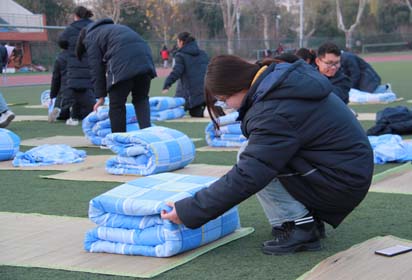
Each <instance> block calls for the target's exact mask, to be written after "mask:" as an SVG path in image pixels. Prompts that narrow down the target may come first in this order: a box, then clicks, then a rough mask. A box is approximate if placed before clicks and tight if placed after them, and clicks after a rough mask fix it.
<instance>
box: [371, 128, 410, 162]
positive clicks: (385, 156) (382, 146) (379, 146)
mask: <svg viewBox="0 0 412 280" xmlns="http://www.w3.org/2000/svg"><path fill="white" fill-rule="evenodd" d="M368 139H369V142H370V144H371V146H372V149H373V158H374V163H375V164H384V163H387V162H406V161H412V143H410V142H405V141H403V140H402V137H401V136H399V135H396V134H383V135H379V136H368Z"/></svg>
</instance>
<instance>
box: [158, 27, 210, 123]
mask: <svg viewBox="0 0 412 280" xmlns="http://www.w3.org/2000/svg"><path fill="white" fill-rule="evenodd" d="M177 46H178V50H177V52H176V55H175V65H174V67H173V70H172V72H171V73H170V74H169V76H168V77H167V78H166V80H165V82H164V85H163V91H162V93H164V94H165V93H167V92H168V90H169V88H170V87H171V86H172V85H173V84H174V83H175V82H176V81H177V80H179V79H180V81H179V82H178V85H177V88H176V94H175V96H177V97H183V98H184V99H185V101H186V103H185V110H188V111H189V114H190V115H191V116H192V117H203V111H204V109H205V99H204V91H203V83H204V82H203V80H204V78H205V73H206V67H207V64H208V62H209V57H208V55H207V54H206V52H205V51H203V50H201V49H199V46H198V45H197V42H196V40H195V38H193V36H192V35H190V33H189V32H181V33H179V34H178V36H177Z"/></svg>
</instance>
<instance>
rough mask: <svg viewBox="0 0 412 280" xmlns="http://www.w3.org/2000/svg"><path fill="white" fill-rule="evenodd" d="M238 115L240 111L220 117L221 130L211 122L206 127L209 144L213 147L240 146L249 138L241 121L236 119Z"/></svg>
mask: <svg viewBox="0 0 412 280" xmlns="http://www.w3.org/2000/svg"><path fill="white" fill-rule="evenodd" d="M238 116H239V113H238V112H233V113H230V114H228V115H225V116H222V117H219V118H218V123H219V130H216V129H215V127H214V125H213V122H209V123H208V124H207V126H206V129H205V134H206V142H207V144H208V145H209V146H211V147H240V146H241V145H242V143H243V142H245V141H246V140H247V139H246V137H245V136H243V134H242V130H241V129H240V122H239V121H236V119H237V117H238Z"/></svg>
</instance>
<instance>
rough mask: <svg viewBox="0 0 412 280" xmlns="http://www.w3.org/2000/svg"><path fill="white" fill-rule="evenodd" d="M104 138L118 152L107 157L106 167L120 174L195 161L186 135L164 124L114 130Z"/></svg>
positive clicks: (171, 167) (160, 169)
mask: <svg viewBox="0 0 412 280" xmlns="http://www.w3.org/2000/svg"><path fill="white" fill-rule="evenodd" d="M104 142H105V144H106V145H107V147H109V148H110V149H111V150H112V151H113V152H115V153H116V154H118V156H116V157H113V158H110V159H108V160H107V161H106V171H107V172H108V173H111V174H118V175H120V174H122V175H124V174H135V175H150V174H156V173H161V172H167V171H172V170H176V169H180V168H183V167H185V166H186V165H188V164H189V163H190V162H192V161H193V159H194V158H195V154H196V150H195V145H194V144H193V141H192V140H191V139H190V138H189V137H188V136H187V135H185V134H184V133H182V132H180V131H178V130H175V129H171V128H167V127H162V126H154V127H148V128H145V129H142V130H138V131H133V132H127V133H112V134H109V135H107V136H106V138H105V139H104Z"/></svg>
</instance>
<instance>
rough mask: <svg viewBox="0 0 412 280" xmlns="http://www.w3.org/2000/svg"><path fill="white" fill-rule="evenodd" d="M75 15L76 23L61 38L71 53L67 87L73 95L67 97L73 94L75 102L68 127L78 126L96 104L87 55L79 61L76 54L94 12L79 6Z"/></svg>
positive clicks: (67, 28) (68, 64) (68, 61)
mask: <svg viewBox="0 0 412 280" xmlns="http://www.w3.org/2000/svg"><path fill="white" fill-rule="evenodd" d="M73 15H74V21H73V22H72V23H71V24H70V25H69V26H68V27H66V29H65V30H64V31H63V33H62V34H61V35H60V36H59V41H66V42H67V43H68V53H69V55H68V58H67V87H68V89H70V91H71V93H67V94H66V96H69V94H71V95H72V97H71V99H72V100H73V101H72V104H71V110H70V118H69V119H67V121H66V124H67V125H78V124H79V120H81V119H83V118H84V117H86V116H87V115H88V114H89V113H90V112H92V111H93V105H94V104H95V102H96V98H95V95H94V92H93V84H92V80H91V74H90V68H89V64H88V62H87V55H85V56H84V57H83V58H82V60H79V59H78V58H77V57H76V53H75V48H76V43H77V39H78V37H79V33H80V30H82V28H84V27H85V26H87V25H89V24H90V23H92V22H93V21H92V20H91V19H90V18H91V17H93V12H92V11H90V10H89V9H87V8H85V7H83V6H77V7H76V8H75V9H74V12H73Z"/></svg>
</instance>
